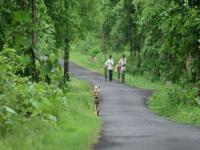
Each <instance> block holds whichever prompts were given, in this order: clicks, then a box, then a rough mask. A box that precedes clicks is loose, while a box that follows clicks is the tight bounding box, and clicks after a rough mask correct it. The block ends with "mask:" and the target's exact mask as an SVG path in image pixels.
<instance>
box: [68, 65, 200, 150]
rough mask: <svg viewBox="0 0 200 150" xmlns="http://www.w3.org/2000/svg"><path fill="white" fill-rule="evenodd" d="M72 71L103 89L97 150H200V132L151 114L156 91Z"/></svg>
mask: <svg viewBox="0 0 200 150" xmlns="http://www.w3.org/2000/svg"><path fill="white" fill-rule="evenodd" d="M70 71H71V73H73V74H74V75H75V76H77V77H78V78H79V79H81V80H86V81H88V82H90V83H91V84H98V85H100V86H101V94H102V101H101V109H100V116H101V118H102V119H103V122H104V124H103V129H102V133H101V138H100V141H99V143H98V144H97V145H95V149H97V150H107V149H108V150H130V149H135V150H144V149H148V150H169V149H171V150H175V149H176V150H189V149H192V150H199V147H200V143H199V140H200V129H199V128H197V127H193V126H190V125H183V124H177V123H173V122H170V121H168V120H167V119H165V118H161V117H158V116H156V115H155V114H153V113H151V112H150V111H149V110H148V108H147V106H146V101H147V99H148V97H149V96H150V95H151V94H152V90H144V89H138V88H134V87H130V86H127V85H124V84H121V83H119V82H118V81H116V80H115V81H113V82H105V80H104V76H102V75H101V74H98V73H95V72H91V71H89V70H86V69H84V68H82V67H80V66H77V65H75V64H74V63H71V64H70Z"/></svg>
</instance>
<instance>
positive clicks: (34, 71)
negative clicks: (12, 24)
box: [31, 0, 36, 81]
mask: <svg viewBox="0 0 200 150" xmlns="http://www.w3.org/2000/svg"><path fill="white" fill-rule="evenodd" d="M31 9H32V25H33V26H35V25H36V0H32V8H31ZM35 45H36V33H35V31H34V30H33V31H32V48H31V58H32V70H31V74H32V80H33V81H36V65H35V60H36V56H35Z"/></svg>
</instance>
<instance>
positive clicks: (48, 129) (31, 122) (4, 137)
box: [0, 49, 100, 150]
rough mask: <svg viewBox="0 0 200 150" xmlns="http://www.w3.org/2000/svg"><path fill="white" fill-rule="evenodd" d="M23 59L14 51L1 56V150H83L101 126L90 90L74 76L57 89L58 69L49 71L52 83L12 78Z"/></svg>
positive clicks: (9, 50)
mask: <svg viewBox="0 0 200 150" xmlns="http://www.w3.org/2000/svg"><path fill="white" fill-rule="evenodd" d="M21 59H25V60H24V61H21ZM26 59H27V60H28V58H23V57H20V56H18V55H16V50H14V49H5V50H3V52H1V53H0V64H1V65H0V69H1V72H0V147H1V148H2V149H5V150H7V149H17V150H18V149H19V150H21V149H24V150H25V149H41V150H43V149H50V148H53V149H59V150H60V149H63V148H64V149H65V147H66V146H67V147H69V148H70V149H88V148H89V146H90V144H92V143H93V142H94V140H96V138H97V134H98V132H99V128H100V126H99V125H100V120H99V119H98V118H97V117H96V116H95V115H94V112H93V111H94V110H93V103H92V94H91V87H90V86H89V85H88V84H87V83H85V82H81V81H79V80H76V79H74V78H73V79H72V82H70V83H69V85H68V87H63V88H62V89H61V88H59V84H60V83H59V82H60V81H61V80H60V79H61V78H62V72H61V69H59V68H56V69H53V72H52V73H51V78H52V79H54V82H52V84H50V85H48V84H47V83H45V82H39V83H32V82H30V81H29V79H28V78H27V77H21V76H20V75H17V74H16V72H18V71H19V70H21V68H23V65H24V64H26V63H24V62H26V61H27V60H26ZM20 62H23V63H20ZM44 70H45V69H44ZM77 90H78V91H81V92H79V93H78V94H77ZM30 141H32V142H30ZM35 143H37V144H35Z"/></svg>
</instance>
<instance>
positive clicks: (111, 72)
mask: <svg viewBox="0 0 200 150" xmlns="http://www.w3.org/2000/svg"><path fill="white" fill-rule="evenodd" d="M112 76H113V71H112V70H110V81H112Z"/></svg>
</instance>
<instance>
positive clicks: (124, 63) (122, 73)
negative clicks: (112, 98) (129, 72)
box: [119, 54, 126, 83]
mask: <svg viewBox="0 0 200 150" xmlns="http://www.w3.org/2000/svg"><path fill="white" fill-rule="evenodd" d="M119 64H120V66H121V78H122V83H124V80H125V71H126V57H125V55H124V54H123V55H122V58H121V59H120V60H119Z"/></svg>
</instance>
